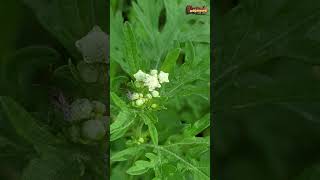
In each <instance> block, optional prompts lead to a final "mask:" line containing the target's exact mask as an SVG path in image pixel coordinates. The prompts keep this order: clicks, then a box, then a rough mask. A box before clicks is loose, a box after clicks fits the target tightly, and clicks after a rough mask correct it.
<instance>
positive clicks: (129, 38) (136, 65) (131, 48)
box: [123, 22, 141, 74]
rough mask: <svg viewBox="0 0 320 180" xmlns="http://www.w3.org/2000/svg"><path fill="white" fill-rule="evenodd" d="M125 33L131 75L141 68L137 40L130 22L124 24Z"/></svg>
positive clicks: (126, 58)
mask: <svg viewBox="0 0 320 180" xmlns="http://www.w3.org/2000/svg"><path fill="white" fill-rule="evenodd" d="M123 31H124V40H125V50H126V56H125V61H126V62H127V63H128V65H129V68H130V72H131V74H133V73H135V72H137V71H138V70H139V69H140V68H141V67H140V60H139V56H138V48H137V40H136V38H135V35H134V33H133V31H132V27H131V25H130V23H129V22H126V23H124V27H123Z"/></svg>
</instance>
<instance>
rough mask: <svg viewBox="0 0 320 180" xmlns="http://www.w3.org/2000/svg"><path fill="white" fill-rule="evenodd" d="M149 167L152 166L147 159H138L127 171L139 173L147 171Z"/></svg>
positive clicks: (134, 173)
mask: <svg viewBox="0 0 320 180" xmlns="http://www.w3.org/2000/svg"><path fill="white" fill-rule="evenodd" d="M151 167H153V165H152V164H151V163H150V162H149V161H143V160H138V161H136V162H135V164H134V166H132V167H130V168H129V169H128V170H127V173H128V174H130V175H140V174H144V173H146V172H148V170H149V169H150V168H151Z"/></svg>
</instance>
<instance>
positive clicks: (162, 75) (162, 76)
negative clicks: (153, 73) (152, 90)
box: [158, 71, 169, 83]
mask: <svg viewBox="0 0 320 180" xmlns="http://www.w3.org/2000/svg"><path fill="white" fill-rule="evenodd" d="M158 78H159V82H160V83H164V82H169V73H165V72H163V71H160V73H159V76H158Z"/></svg>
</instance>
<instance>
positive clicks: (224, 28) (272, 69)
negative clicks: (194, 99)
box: [212, 0, 320, 180]
mask: <svg viewBox="0 0 320 180" xmlns="http://www.w3.org/2000/svg"><path fill="white" fill-rule="evenodd" d="M214 4H215V5H214V10H213V13H214V19H213V22H214V24H213V26H212V27H213V32H214V33H213V36H212V37H213V47H214V49H213V51H212V52H213V54H214V55H213V56H214V64H213V71H212V72H213V77H214V78H213V82H214V94H213V100H212V101H213V107H214V109H213V111H214V119H213V121H214V123H213V124H214V125H213V127H212V128H213V130H214V131H213V134H214V148H213V153H214V158H215V161H214V176H215V178H216V179H219V180H220V179H221V180H222V179H223V180H235V179H237V180H238V179H245V180H257V179H259V180H270V179H272V180H284V179H290V180H293V179H294V180H307V179H308V180H311V179H312V180H316V179H319V178H320V175H319V162H320V161H319V160H320V159H319V157H320V156H319V148H320V146H319V140H320V134H319V133H320V131H319V128H320V126H319V125H320V124H319V122H320V116H319V115H320V114H319V112H320V111H319V107H320V106H319V105H320V104H319V95H320V94H319V92H320V89H319V88H320V79H319V62H320V61H319V59H320V51H319V49H320V42H319V32H320V29H319V27H320V26H319V23H320V14H319V13H320V2H319V1H317V0H306V1H288V0H239V1H214Z"/></svg>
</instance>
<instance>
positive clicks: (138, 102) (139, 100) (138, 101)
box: [136, 99, 144, 106]
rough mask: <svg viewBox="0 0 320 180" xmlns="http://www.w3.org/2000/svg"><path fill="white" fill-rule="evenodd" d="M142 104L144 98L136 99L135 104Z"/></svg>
mask: <svg viewBox="0 0 320 180" xmlns="http://www.w3.org/2000/svg"><path fill="white" fill-rule="evenodd" d="M143 104H144V100H143V99H138V100H136V105H137V106H142V105H143Z"/></svg>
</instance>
